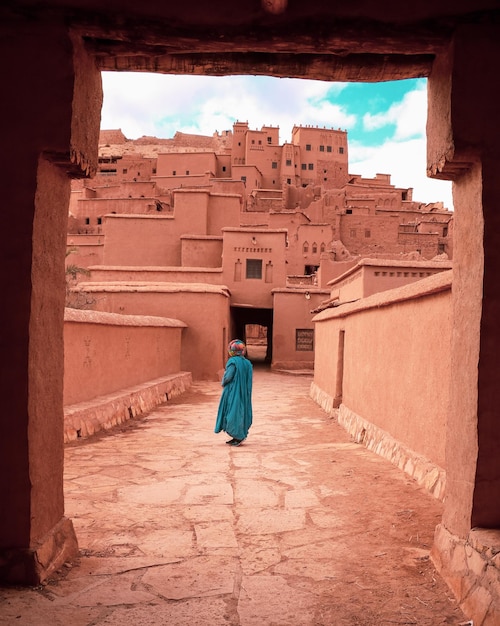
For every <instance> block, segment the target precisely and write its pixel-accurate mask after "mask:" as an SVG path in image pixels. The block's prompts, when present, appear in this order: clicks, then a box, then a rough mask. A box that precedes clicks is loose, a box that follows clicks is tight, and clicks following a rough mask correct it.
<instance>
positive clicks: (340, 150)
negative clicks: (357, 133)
mask: <svg viewBox="0 0 500 626" xmlns="http://www.w3.org/2000/svg"><path fill="white" fill-rule="evenodd" d="M339 154H344V148H343V147H342V146H340V148H339Z"/></svg>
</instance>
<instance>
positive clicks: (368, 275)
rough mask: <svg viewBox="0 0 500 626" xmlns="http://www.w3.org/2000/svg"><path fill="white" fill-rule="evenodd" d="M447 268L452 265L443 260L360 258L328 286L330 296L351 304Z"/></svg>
mask: <svg viewBox="0 0 500 626" xmlns="http://www.w3.org/2000/svg"><path fill="white" fill-rule="evenodd" d="M449 269H451V263H450V262H446V261H440V262H436V263H426V262H420V261H415V262H414V261H384V260H381V261H375V260H372V259H362V260H361V261H359V263H358V264H357V265H356V266H355V267H354V268H352V269H350V270H348V271H347V272H346V273H345V274H344V275H342V276H339V277H338V278H337V279H335V280H332V281H331V282H330V283H329V285H330V288H331V295H332V297H335V298H338V299H339V301H340V302H350V301H352V300H358V299H360V298H366V297H368V296H371V295H372V294H374V293H379V292H381V291H387V290H389V289H396V288H397V287H402V286H403V285H408V284H409V283H414V282H416V281H417V280H422V278H427V277H428V276H432V275H433V274H437V273H438V272H443V271H447V270H449Z"/></svg>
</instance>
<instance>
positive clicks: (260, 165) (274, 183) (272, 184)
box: [245, 131, 282, 189]
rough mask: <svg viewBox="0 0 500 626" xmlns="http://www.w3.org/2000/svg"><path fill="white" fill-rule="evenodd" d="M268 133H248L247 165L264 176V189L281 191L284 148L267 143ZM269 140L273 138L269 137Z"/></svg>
mask: <svg viewBox="0 0 500 626" xmlns="http://www.w3.org/2000/svg"><path fill="white" fill-rule="evenodd" d="M267 138H268V135H267V133H264V132H261V131H248V132H247V134H246V155H245V164H246V165H253V166H254V167H255V168H256V169H258V170H259V172H261V174H262V187H264V188H265V189H281V178H280V171H281V153H282V148H281V146H278V145H272V143H268V142H267ZM269 138H271V137H270V136H269Z"/></svg>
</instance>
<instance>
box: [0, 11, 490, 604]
mask: <svg viewBox="0 0 500 626" xmlns="http://www.w3.org/2000/svg"><path fill="white" fill-rule="evenodd" d="M0 16H1V20H0V30H1V37H0V50H1V52H2V58H3V61H4V62H3V64H2V85H3V87H4V96H3V102H2V111H3V115H2V146H3V165H2V182H3V185H2V191H3V196H2V198H3V213H4V221H3V224H4V230H3V232H4V237H3V240H2V245H1V247H0V256H1V261H2V262H1V264H0V273H1V276H2V287H3V289H2V295H3V303H2V313H1V317H2V323H1V325H0V333H1V354H2V357H3V363H2V374H1V378H0V391H1V396H0V397H1V399H2V411H1V415H0V446H1V450H0V463H1V470H2V471H1V472H0V506H1V510H2V515H0V578H1V579H2V581H5V582H15V583H21V584H26V583H27V584H31V583H36V582H38V581H40V580H43V579H44V578H46V577H47V576H48V575H49V574H50V573H51V572H52V571H53V570H54V569H55V568H57V567H58V566H59V565H60V563H61V562H63V561H64V560H67V559H68V558H71V556H72V555H74V554H75V553H76V550H77V543H76V538H75V536H74V532H73V528H72V524H71V521H70V520H67V519H65V517H64V505H63V489H62V471H63V438H62V428H63V407H62V378H63V340H62V328H63V306H64V288H63V287H64V255H65V234H66V225H67V206H68V197H69V184H70V178H71V177H85V176H89V175H92V174H93V173H94V172H95V170H96V165H97V141H98V134H99V119H100V107H101V102H102V91H101V81H100V71H101V70H116V71H124V70H127V71H154V72H163V73H182V74H185V73H193V74H212V75H223V74H236V73H244V74H266V75H273V76H287V77H305V78H315V79H321V80H335V81H380V80H392V79H401V78H410V77H420V76H427V77H428V79H429V108H428V127H427V137H428V171H429V173H430V175H432V176H435V177H440V178H446V179H451V180H453V181H454V204H455V209H456V220H455V224H456V226H455V251H454V283H453V302H454V307H453V308H454V311H453V340H452V367H453V381H452V388H451V393H450V397H451V403H450V410H449V415H448V435H447V462H446V465H447V467H446V469H447V496H446V501H445V513H444V517H443V520H442V523H441V525H440V527H439V531H438V533H437V535H436V545H435V558H436V560H439V559H441V567H442V571H443V573H444V575H445V577H447V579H448V580H449V581H451V583H453V580H454V577H455V579H456V578H457V576H461V575H462V574H458V573H457V572H456V571H454V569H453V568H454V567H455V565H454V564H452V563H451V562H450V560H447V557H446V555H447V554H450V553H451V550H452V549H454V548H455V547H456V546H459V547H460V546H465V545H466V544H473V543H474V542H473V541H471V534H470V533H471V529H472V528H473V527H484V528H488V529H490V531H491V532H492V533H493V534H491V533H490V535H489V536H490V537H492V539H491V541H496V542H497V545H498V543H500V540H499V538H498V537H499V534H500V530H499V529H500V505H499V501H500V498H499V496H500V455H499V454H498V448H499V443H500V428H499V427H498V417H497V416H498V406H499V394H500V391H499V389H500V387H499V385H498V381H497V378H498V374H497V372H498V366H497V355H498V354H499V353H500V324H499V323H498V302H499V300H500V281H499V280H498V277H497V271H498V270H499V267H500V245H499V244H500V241H499V238H500V227H499V226H500V225H499V221H500V218H499V212H498V210H497V203H498V198H499V197H500V178H499V176H498V170H499V166H500V155H499V152H500V151H499V146H500V141H499V139H500V137H499V136H500V124H499V122H498V116H497V108H498V101H499V97H500V88H499V78H498V71H497V60H498V58H499V57H500V20H499V18H500V11H499V8H498V2H497V1H496V0H460V1H456V0H454V1H451V0H432V1H431V0H423V1H421V2H418V3H413V4H411V5H404V3H399V2H393V1H392V0H380V1H379V2H377V3H374V2H371V1H369V0H362V1H361V2H357V3H352V4H346V3H332V2H329V1H326V0H310V1H309V2H298V1H295V0H293V1H292V0H290V1H289V2H288V3H287V1H286V0H262V2H260V1H259V0H243V1H242V2H238V3H234V2H230V1H229V0H219V1H218V2H215V3H210V7H209V8H207V3H206V2H205V0H191V1H190V2H188V3H184V4H183V3H174V2H164V1H162V2H160V0H150V1H146V2H142V3H136V2H132V1H131V0H123V1H122V2H121V3H120V13H119V14H117V13H116V6H115V5H112V4H109V3H108V4H102V3H98V2H93V1H92V0H72V1H71V2H69V0H68V1H66V0H48V1H47V2H45V3H44V4H43V8H40V3H39V2H37V1H35V0H13V1H12V2H9V3H5V4H4V5H2V7H1V8H0ZM495 531H496V532H495ZM483 547H484V549H485V550H487V549H488V546H487V545H486V546H483ZM496 571H497V574H498V569H497V570H496ZM476 582H477V581H476ZM497 583H498V581H497ZM474 584H475V583H474ZM454 589H455V591H456V592H457V590H458V584H455V585H454Z"/></svg>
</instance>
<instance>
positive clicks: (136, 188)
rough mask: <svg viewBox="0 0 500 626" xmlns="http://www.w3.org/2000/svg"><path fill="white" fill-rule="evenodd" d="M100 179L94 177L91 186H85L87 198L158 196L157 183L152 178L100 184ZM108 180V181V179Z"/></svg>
mask: <svg viewBox="0 0 500 626" xmlns="http://www.w3.org/2000/svg"><path fill="white" fill-rule="evenodd" d="M98 182H99V181H98V180H96V179H93V180H92V181H90V186H88V187H85V197H86V198H89V199H90V198H92V197H97V198H144V197H148V198H151V197H153V196H156V195H157V193H156V183H155V182H154V181H150V180H144V181H141V182H134V181H121V182H120V183H119V184H113V185H109V184H107V185H105V186H104V185H100V186H98V184H97V183H98ZM106 182H108V181H106Z"/></svg>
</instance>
